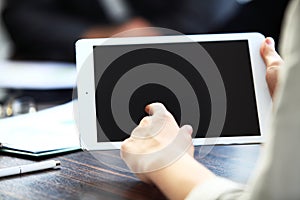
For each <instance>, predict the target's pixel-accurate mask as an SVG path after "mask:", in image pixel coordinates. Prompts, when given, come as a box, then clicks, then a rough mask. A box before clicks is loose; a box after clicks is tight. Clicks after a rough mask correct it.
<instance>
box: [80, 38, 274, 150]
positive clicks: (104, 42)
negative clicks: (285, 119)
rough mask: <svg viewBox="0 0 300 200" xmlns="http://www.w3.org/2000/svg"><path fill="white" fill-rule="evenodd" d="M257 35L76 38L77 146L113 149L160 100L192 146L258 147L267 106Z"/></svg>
mask: <svg viewBox="0 0 300 200" xmlns="http://www.w3.org/2000/svg"><path fill="white" fill-rule="evenodd" d="M263 41H264V36H263V35H261V34H259V33H234V34H208V35H188V36H156V37H132V38H104V39H81V40H79V41H78V42H77V43H76V60H77V63H76V65H77V70H78V80H77V93H78V112H79V120H78V126H79V132H80V138H81V144H82V148H84V149H87V150H100V149H118V148H120V145H121V142H122V141H123V140H124V139H126V138H128V137H129V136H130V133H131V131H132V130H133V129H134V128H135V127H136V126H137V124H138V123H139V121H140V120H141V119H142V118H143V117H144V116H145V115H146V113H145V112H144V107H145V106H146V105H147V104H149V103H153V102H161V103H163V104H164V105H165V106H166V108H167V109H168V110H169V111H170V112H171V113H172V114H173V116H174V118H175V119H176V121H177V123H178V124H179V125H180V126H182V125H184V124H191V125H192V126H193V129H194V133H193V143H194V144H195V145H203V144H209V145H211V144H233V143H260V142H263V136H264V134H265V133H266V127H267V118H268V115H269V111H270V110H271V106H272V101H271V97H270V94H269V91H268V86H267V83H266V80H265V73H266V67H265V65H264V63H263V60H262V58H261V56H260V51H259V49H260V45H261V44H262V42H263Z"/></svg>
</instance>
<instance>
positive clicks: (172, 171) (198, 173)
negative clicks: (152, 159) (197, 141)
mask: <svg viewBox="0 0 300 200" xmlns="http://www.w3.org/2000/svg"><path fill="white" fill-rule="evenodd" d="M146 177H147V178H148V180H150V181H151V182H152V183H153V184H155V185H156V186H157V187H158V188H159V189H160V190H161V191H162V192H163V193H164V194H166V195H167V196H168V198H170V199H184V198H185V197H186V196H187V195H188V194H189V193H190V192H191V191H192V189H193V188H194V187H195V186H197V185H199V184H202V183H204V182H206V181H208V180H211V179H213V178H215V175H214V174H213V173H212V172H210V171H209V170H208V169H207V168H205V167H204V166H203V165H201V164H200V163H198V162H197V161H196V160H195V159H194V158H193V157H192V156H190V155H189V154H184V155H183V156H182V157H181V158H179V159H178V160H177V161H176V162H174V163H173V164H171V165H169V166H167V167H165V168H163V169H160V170H158V171H154V172H151V173H149V174H148V175H146ZM179 183H180V184H179Z"/></svg>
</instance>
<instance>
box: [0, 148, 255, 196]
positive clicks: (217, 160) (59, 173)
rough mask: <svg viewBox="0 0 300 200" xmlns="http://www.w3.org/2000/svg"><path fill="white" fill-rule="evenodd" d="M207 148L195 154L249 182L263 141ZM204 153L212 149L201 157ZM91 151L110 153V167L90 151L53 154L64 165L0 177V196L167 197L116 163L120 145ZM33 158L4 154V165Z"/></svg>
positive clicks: (0, 162)
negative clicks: (106, 149)
mask: <svg viewBox="0 0 300 200" xmlns="http://www.w3.org/2000/svg"><path fill="white" fill-rule="evenodd" d="M208 150H210V146H206V147H196V151H195V158H196V159H197V160H198V161H199V162H201V163H203V164H204V165H205V166H207V167H208V168H209V169H211V170H212V171H213V172H214V173H216V174H217V175H220V176H223V177H226V178H230V179H231V180H234V181H237V182H240V183H245V182H246V181H247V180H248V178H249V177H250V174H251V172H253V170H254V168H255V165H256V161H257V158H258V155H259V152H260V145H224V146H215V147H214V148H213V149H212V150H211V151H209V153H208V152H206V151H208ZM205 153H208V155H206V156H204V157H203V156H202V155H203V154H205ZM93 154H95V155H98V156H100V157H101V158H105V159H109V162H110V163H109V164H110V165H111V166H112V167H110V166H108V165H107V163H106V164H103V162H100V161H98V160H97V159H95V157H94V156H93V155H92V154H91V153H90V152H83V151H78V152H73V153H69V154H66V155H62V156H57V157H54V159H55V160H60V161H61V169H58V170H51V169H50V170H45V171H42V172H35V173H31V174H23V175H17V176H13V177H6V178H2V179H0V199H38V200H40V199H50V200H51V199H89V200H94V199H139V200H140V199H165V197H164V195H163V194H162V193H161V192H160V191H159V190H158V189H157V188H156V187H155V186H151V185H147V184H144V183H142V182H140V181H139V179H137V178H136V177H135V176H134V175H133V174H131V173H129V172H124V171H123V172H122V170H117V169H116V167H117V166H121V168H122V167H123V165H122V164H120V163H121V160H120V157H119V151H117V150H114V151H98V152H94V153H93ZM52 159H53V158H52ZM33 162H36V161H33V160H28V159H24V158H16V157H13V156H9V155H1V156H0V168H3V167H10V166H16V165H23V164H28V163H33ZM178 184H180V183H178Z"/></svg>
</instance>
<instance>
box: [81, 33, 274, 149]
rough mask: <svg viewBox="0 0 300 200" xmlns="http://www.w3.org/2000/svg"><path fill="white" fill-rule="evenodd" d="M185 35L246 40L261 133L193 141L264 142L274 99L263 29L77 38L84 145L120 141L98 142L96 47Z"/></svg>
mask: <svg viewBox="0 0 300 200" xmlns="http://www.w3.org/2000/svg"><path fill="white" fill-rule="evenodd" d="M186 37H188V38H189V39H190V40H191V41H195V42H212V41H237V40H247V41H248V46H249V54H250V61H251V67H252V75H253V83H254V90H255V97H256V103H257V113H258V120H259V127H260V131H261V136H238V137H237V136H236V137H235V136H233V137H218V138H194V139H193V144H194V145H214V144H245V143H261V142H263V141H264V136H265V134H266V131H267V127H268V121H267V120H268V116H269V113H270V110H271V108H272V99H271V96H270V93H269V90H268V86H267V83H266V81H265V74H266V67H265V64H264V62H263V60H262V58H261V56H260V46H261V44H262V42H263V41H264V39H265V37H264V36H263V35H262V34H260V33H228V34H203V35H187V36H156V37H131V38H102V39H80V40H78V41H77V42H76V66H77V72H78V78H77V93H78V112H79V118H78V119H79V120H78V122H77V125H78V128H79V133H80V139H81V146H82V148H83V149H87V150H105V149H119V148H120V146H121V143H122V141H119V142H97V118H96V104H95V80H94V57H93V47H94V46H99V45H103V44H104V43H105V42H106V41H107V40H110V41H109V44H107V43H105V45H123V44H124V45H132V44H158V43H164V44H165V43H180V42H186V41H187V40H186Z"/></svg>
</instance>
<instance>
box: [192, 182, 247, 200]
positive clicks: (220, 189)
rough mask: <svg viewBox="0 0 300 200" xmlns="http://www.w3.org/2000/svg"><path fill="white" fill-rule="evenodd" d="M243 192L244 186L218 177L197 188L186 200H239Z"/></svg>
mask: <svg viewBox="0 0 300 200" xmlns="http://www.w3.org/2000/svg"><path fill="white" fill-rule="evenodd" d="M243 192H244V188H243V186H242V185H240V184H238V183H235V182H233V181H230V180H228V179H225V178H221V177H216V178H214V179H212V180H210V181H207V182H206V183H204V184H201V185H200V186H196V187H195V188H194V189H193V190H192V191H191V192H190V194H189V195H188V196H187V197H186V200H196V199H197V200H201V199H203V200H215V199H222V200H233V199H239V197H240V196H241V194H243Z"/></svg>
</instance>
